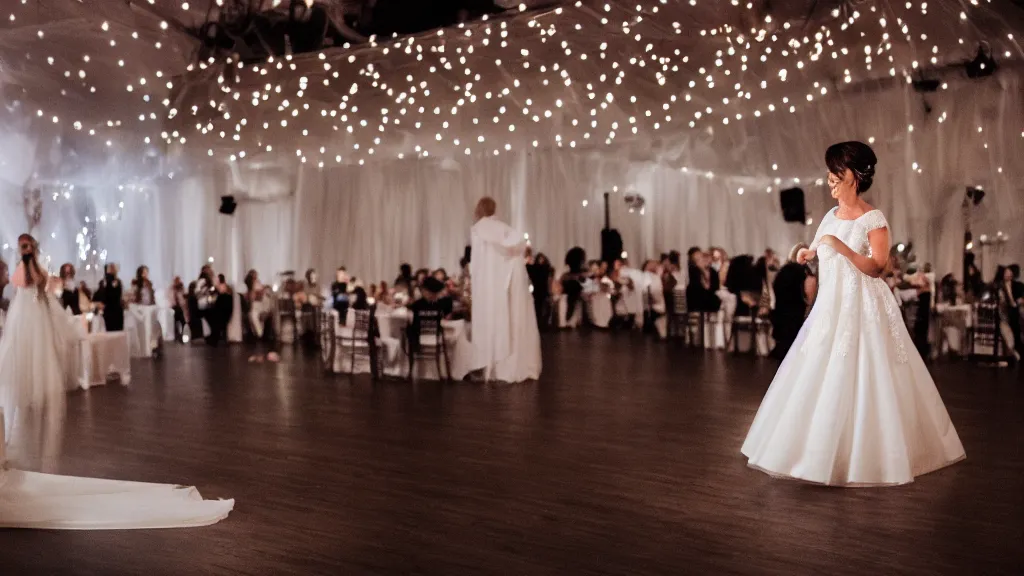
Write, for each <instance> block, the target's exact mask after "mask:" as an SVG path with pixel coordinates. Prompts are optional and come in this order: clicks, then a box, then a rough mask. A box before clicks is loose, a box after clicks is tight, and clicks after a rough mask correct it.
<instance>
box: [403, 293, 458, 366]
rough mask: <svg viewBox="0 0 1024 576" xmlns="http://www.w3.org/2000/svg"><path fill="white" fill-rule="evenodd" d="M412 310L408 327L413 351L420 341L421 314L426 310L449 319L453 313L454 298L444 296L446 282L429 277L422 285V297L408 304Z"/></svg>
mask: <svg viewBox="0 0 1024 576" xmlns="http://www.w3.org/2000/svg"><path fill="white" fill-rule="evenodd" d="M406 308H408V309H409V311H410V312H412V314H413V316H412V321H411V322H409V326H408V327H407V328H406V330H407V331H408V337H409V345H410V347H411V349H412V351H415V350H416V347H417V346H418V344H419V341H420V338H419V336H420V330H421V325H420V315H421V314H423V313H424V312H437V313H439V314H440V315H441V318H442V319H448V318H449V316H451V313H452V300H451V298H450V297H445V296H444V284H442V283H441V281H439V280H438V279H437V278H434V277H433V276H429V277H427V278H426V279H425V280H424V281H423V284H421V285H420V297H419V298H417V299H416V300H415V301H414V302H412V303H411V304H409V305H408V306H406Z"/></svg>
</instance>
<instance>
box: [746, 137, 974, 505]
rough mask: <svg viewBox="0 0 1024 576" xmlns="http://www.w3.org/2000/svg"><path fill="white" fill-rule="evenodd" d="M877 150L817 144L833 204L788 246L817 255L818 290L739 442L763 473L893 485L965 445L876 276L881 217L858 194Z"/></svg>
mask: <svg viewBox="0 0 1024 576" xmlns="http://www.w3.org/2000/svg"><path fill="white" fill-rule="evenodd" d="M876 162H877V159H876V158H875V154H874V152H872V150H871V148H869V147H868V146H867V145H866V144H862V143H860V142H845V143H842V144H836V145H833V146H831V147H830V148H829V149H828V151H827V152H826V153H825V163H826V164H827V165H828V170H829V177H828V183H829V188H830V190H831V193H832V197H833V198H835V199H836V200H837V201H838V204H839V205H838V206H837V207H836V208H833V209H832V211H831V212H829V213H828V215H827V216H825V218H824V219H823V220H822V222H821V225H820V226H819V228H818V232H817V234H815V237H814V242H813V243H812V244H811V246H810V248H808V249H806V250H801V251H800V252H799V254H798V255H797V259H798V261H799V262H800V263H804V262H806V261H808V260H810V259H813V258H815V257H817V258H818V260H819V263H818V269H819V273H818V274H819V279H818V280H819V288H818V297H817V300H816V301H815V303H814V307H813V309H812V310H811V313H810V315H809V316H808V318H807V321H806V322H805V323H804V325H803V328H802V329H801V330H800V333H799V335H798V336H797V338H796V341H795V342H794V343H793V347H792V348H791V349H790V351H789V353H788V354H787V355H786V358H785V360H783V362H782V364H781V366H780V367H779V371H778V373H777V374H776V375H775V379H774V381H773V382H772V384H771V387H770V388H769V389H768V392H767V393H766V394H765V397H764V400H763V401H762V403H761V407H760V409H759V410H758V412H757V416H755V417H754V422H753V424H752V425H751V427H750V432H749V433H748V434H747V438H746V440H745V441H744V443H743V448H742V450H741V451H742V453H743V454H744V455H745V456H746V457H747V458H748V463H749V465H750V466H751V467H753V468H757V469H759V470H762V471H764V472H767V473H768V474H770V475H772V476H776V477H783V478H793V479H799V480H803V481H807V482H812V483H816V484H826V485H832V486H886V485H897V484H906V483H909V482H913V480H914V478H915V477H916V476H920V475H922V474H927V473H928V472H932V471H934V470H937V469H939V468H942V467H944V466H948V465H950V464H952V463H954V462H957V461H959V460H962V459H964V458H965V457H966V455H965V453H964V448H963V445H962V444H961V443H960V438H959V437H958V436H957V433H956V430H955V429H954V428H953V424H952V422H950V419H949V414H947V412H946V407H945V406H944V405H943V403H942V399H941V398H940V397H939V393H938V391H937V390H936V389H935V383H934V382H933V381H932V378H931V376H930V375H929V373H928V369H927V368H926V367H925V365H924V362H923V361H922V360H921V356H920V355H919V354H918V353H917V351H916V349H915V348H914V346H913V344H912V343H911V340H910V336H909V334H908V333H907V328H906V326H905V325H904V323H903V318H902V316H901V314H900V311H899V308H898V307H897V304H896V300H895V298H894V296H893V294H892V292H891V291H890V290H889V287H888V286H887V285H886V284H885V282H884V281H882V280H881V279H879V276H881V274H882V273H883V271H884V270H885V267H886V265H887V263H888V257H889V230H888V223H887V222H886V220H885V217H884V216H883V215H882V213H881V212H880V211H879V210H876V209H874V208H873V207H872V206H870V205H869V204H868V203H867V202H865V201H864V200H863V199H862V198H861V197H860V194H861V193H863V192H865V191H867V190H868V188H869V187H870V186H871V181H872V179H873V177H874V173H875V164H876Z"/></svg>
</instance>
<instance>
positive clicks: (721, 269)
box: [711, 246, 730, 286]
mask: <svg viewBox="0 0 1024 576" xmlns="http://www.w3.org/2000/svg"><path fill="white" fill-rule="evenodd" d="M729 265H730V260H729V254H727V253H726V252H725V250H723V249H722V248H719V247H717V246H715V247H712V248H711V269H712V270H714V271H715V273H716V274H718V284H719V286H723V285H725V278H726V277H727V276H728V275H729Z"/></svg>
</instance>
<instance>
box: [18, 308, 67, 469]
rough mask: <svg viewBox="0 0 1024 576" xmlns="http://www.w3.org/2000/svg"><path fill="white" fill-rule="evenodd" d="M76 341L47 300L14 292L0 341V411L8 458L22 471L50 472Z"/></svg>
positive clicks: (61, 313) (56, 453)
mask: <svg viewBox="0 0 1024 576" xmlns="http://www.w3.org/2000/svg"><path fill="white" fill-rule="evenodd" d="M78 337H79V336H78V334H77V333H76V332H75V328H74V324H73V323H72V319H71V317H70V316H69V315H68V314H67V313H66V312H65V311H64V309H63V308H61V306H60V303H59V302H57V299H56V298H54V297H53V296H51V295H47V296H44V295H41V294H39V292H38V291H37V290H35V289H34V288H19V289H18V290H17V292H16V293H15V295H14V299H13V300H12V302H11V306H10V310H9V311H8V314H7V321H6V323H5V324H4V332H3V337H2V339H0V408H2V412H0V414H2V415H3V418H4V422H5V428H4V435H5V437H6V439H7V448H8V450H7V452H8V454H7V456H8V458H9V459H10V461H11V462H12V463H13V464H15V465H17V466H19V467H22V468H28V469H40V470H45V471H49V470H51V469H53V468H55V466H56V462H57V457H58V456H59V454H60V435H61V430H62V426H61V425H62V423H63V419H64V398H65V394H66V390H67V388H66V382H67V369H66V363H67V359H68V353H67V350H68V347H69V346H71V345H72V342H73V341H74V340H75V339H77V338H78Z"/></svg>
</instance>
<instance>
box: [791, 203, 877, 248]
mask: <svg viewBox="0 0 1024 576" xmlns="http://www.w3.org/2000/svg"><path fill="white" fill-rule="evenodd" d="M837 209H838V207H836V208H833V209H832V210H830V211H829V213H828V214H826V215H825V217H824V218H823V219H822V220H821V225H820V226H818V232H817V233H816V234H815V235H814V242H812V243H811V246H810V248H811V250H815V251H816V252H817V253H818V257H819V258H822V259H823V260H828V259H829V258H831V257H832V256H835V255H836V251H835V250H833V249H832V248H831V247H830V246H820V243H821V237H822V236H825V235H826V234H831V235H833V236H835V237H836V238H839V239H840V240H842V241H843V242H844V243H846V245H847V246H849V247H850V249H851V250H853V251H855V252H857V253H859V254H862V255H864V256H871V243H870V242H868V233H869V232H871V231H873V230H878V229H879V228H888V227H889V223H888V222H886V220H885V216H884V215H883V214H882V211H881V210H877V209H876V210H871V211H868V212H865V213H863V214H861V215H860V217H858V218H854V219H853V220H841V219H839V218H836V210H837ZM819 248H820V249H819Z"/></svg>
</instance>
